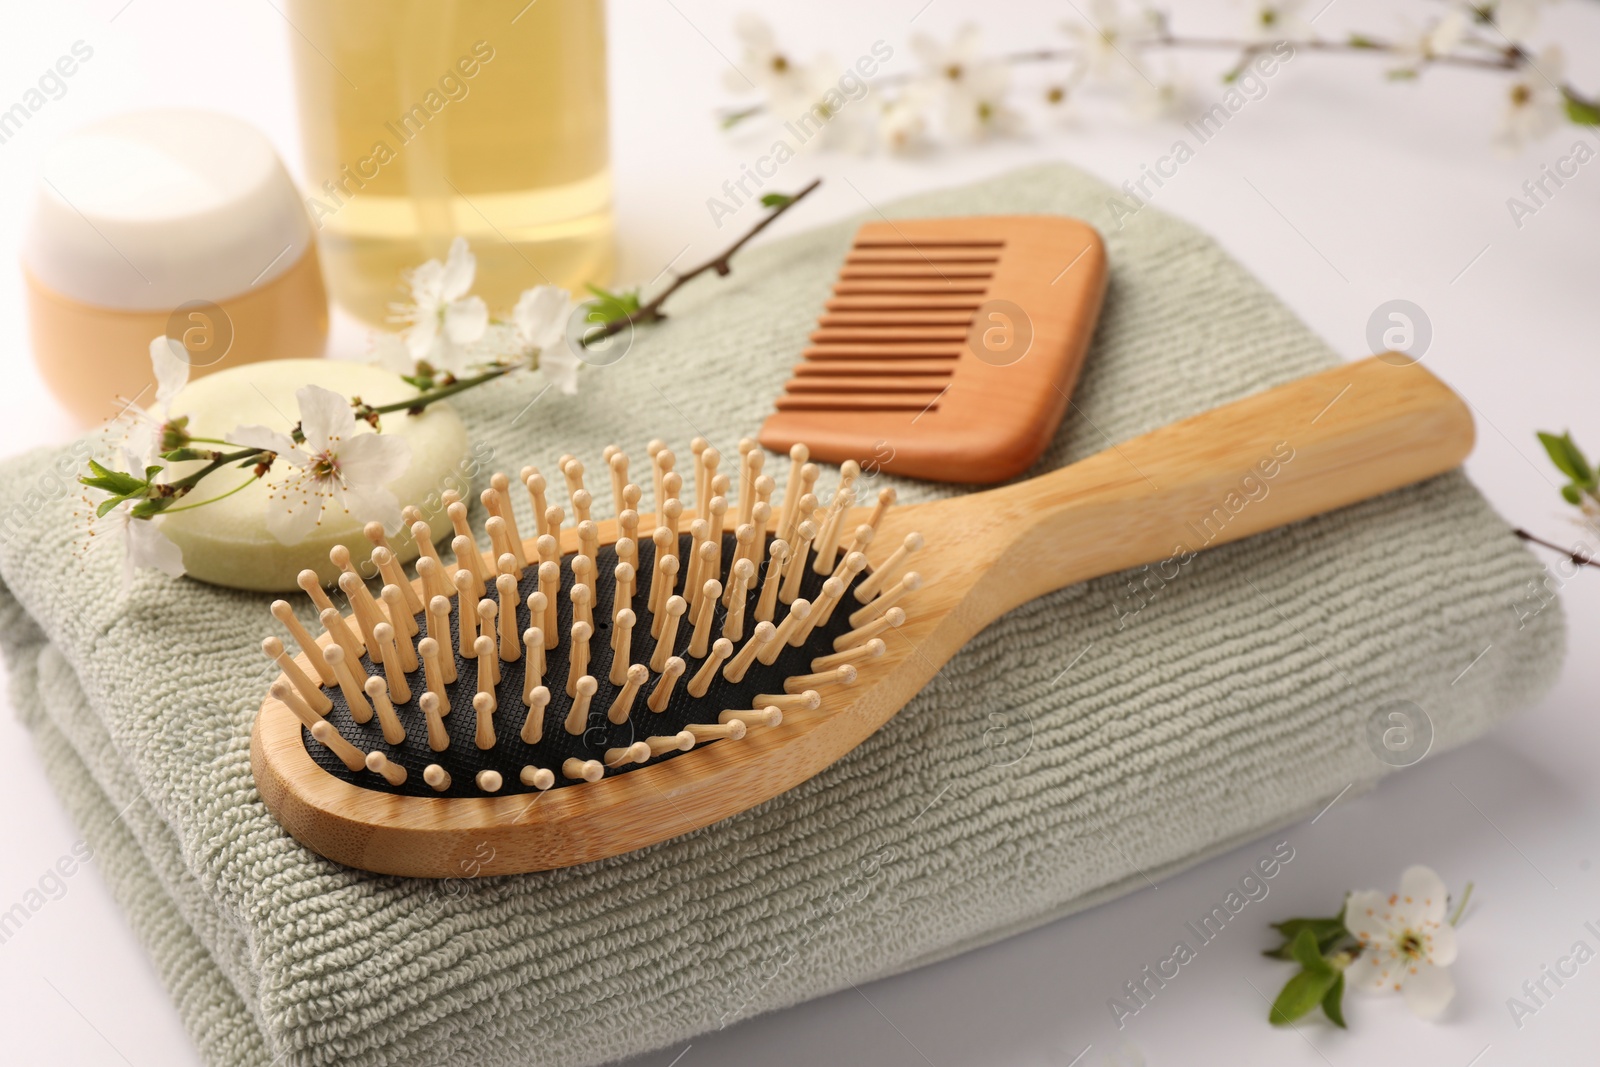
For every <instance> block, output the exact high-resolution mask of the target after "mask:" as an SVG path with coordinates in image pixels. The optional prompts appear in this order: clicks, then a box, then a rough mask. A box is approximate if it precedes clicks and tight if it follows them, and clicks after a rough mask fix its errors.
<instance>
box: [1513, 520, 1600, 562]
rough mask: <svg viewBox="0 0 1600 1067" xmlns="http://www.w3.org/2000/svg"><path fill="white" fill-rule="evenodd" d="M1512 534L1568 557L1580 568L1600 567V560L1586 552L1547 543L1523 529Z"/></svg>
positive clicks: (1551, 542) (1518, 529)
mask: <svg viewBox="0 0 1600 1067" xmlns="http://www.w3.org/2000/svg"><path fill="white" fill-rule="evenodd" d="M1511 532H1512V533H1514V534H1516V535H1517V536H1518V537H1520V538H1522V539H1523V540H1524V541H1532V542H1533V543H1534V544H1536V545H1540V546H1541V547H1544V548H1548V549H1550V550H1551V551H1552V552H1559V553H1561V554H1562V555H1563V556H1566V557H1567V558H1568V559H1569V560H1571V561H1572V562H1574V563H1576V564H1578V565H1579V566H1580V567H1600V560H1597V559H1595V558H1594V557H1593V556H1591V555H1589V554H1588V553H1586V552H1579V551H1578V550H1577V549H1575V548H1562V547H1561V546H1560V545H1558V544H1556V543H1555V542H1553V541H1546V540H1545V539H1544V538H1542V537H1535V536H1534V535H1533V534H1531V533H1529V532H1528V531H1527V530H1524V529H1522V528H1521V527H1518V528H1517V529H1515V530H1512V531H1511Z"/></svg>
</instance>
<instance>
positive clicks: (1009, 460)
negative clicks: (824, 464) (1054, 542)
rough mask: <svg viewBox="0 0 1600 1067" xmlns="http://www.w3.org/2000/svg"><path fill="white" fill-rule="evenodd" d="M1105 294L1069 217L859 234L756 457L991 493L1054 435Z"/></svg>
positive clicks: (1100, 266)
mask: <svg viewBox="0 0 1600 1067" xmlns="http://www.w3.org/2000/svg"><path fill="white" fill-rule="evenodd" d="M1105 289H1106V255H1105V247H1104V245H1103V244H1102V243H1101V241H1100V235H1099V234H1098V233H1096V232H1095V231H1094V229H1093V228H1091V227H1090V226H1089V225H1088V224H1087V223H1084V222H1081V221H1079V220H1078V219H1070V218H1062V217H1059V216H1054V215H1011V216H1007V215H994V216H982V217H977V218H955V219H905V220H895V221H893V222H888V221H885V222H869V223H867V224H866V225H864V226H862V227H861V229H860V230H858V231H857V232H856V239H855V244H854V245H853V246H852V247H851V249H850V253H849V255H848V256H846V257H845V261H844V267H843V268H842V269H841V270H840V272H839V280H838V282H837V283H835V285H834V287H833V296H832V298H831V299H829V300H828V302H827V303H826V304H825V305H824V311H823V313H822V317H821V318H819V319H818V320H817V329H816V330H815V331H814V332H813V333H812V334H811V337H810V340H811V345H810V347H808V348H806V349H805V351H804V352H803V353H802V355H803V357H804V360H803V362H801V363H800V364H798V365H797V366H796V367H795V368H794V376H793V377H792V378H790V379H789V381H788V383H787V384H785V385H784V388H783V395H782V396H780V397H779V398H778V400H777V402H776V406H777V411H776V412H775V413H774V414H773V415H771V416H770V417H769V418H768V419H767V421H766V423H765V424H764V425H763V426H762V428H761V437H760V440H761V443H762V444H763V445H765V446H766V447H767V448H770V449H772V450H774V451H777V452H785V451H788V450H789V449H790V448H791V447H793V446H794V445H795V444H798V443H801V442H804V443H805V444H806V445H807V446H808V447H809V448H810V450H811V455H812V456H813V457H814V458H816V459H821V460H826V461H828V462H830V463H843V462H845V461H846V460H850V459H854V460H856V461H857V462H859V463H861V464H863V465H864V466H866V467H867V469H869V470H879V469H881V470H886V471H890V472H892V473H894V474H902V475H906V476H908V477H912V478H928V479H932V480H935V481H943V482H965V483H970V484H989V483H993V482H1000V481H1005V480H1006V479H1008V478H1012V477H1015V476H1016V475H1018V474H1021V473H1022V472H1023V471H1025V470H1027V469H1028V467H1029V466H1031V465H1032V464H1033V462H1034V460H1036V459H1038V458H1039V455H1040V453H1042V452H1043V451H1044V449H1045V446H1047V445H1048V444H1049V443H1050V440H1051V438H1052V437H1054V436H1055V432H1056V427H1057V426H1058V425H1059V424H1060V422H1061V416H1062V415H1063V414H1064V413H1065V412H1066V409H1067V403H1068V399H1069V398H1070V397H1071V395H1072V388H1073V386H1074V385H1075V384H1076V383H1077V380H1078V370H1079V368H1080V367H1082V365H1083V357H1084V353H1085V352H1086V351H1087V350H1088V347H1089V339H1090V336H1091V335H1092V334H1093V333H1094V326H1095V321H1096V319H1097V318H1098V317H1099V315H1100V302H1101V299H1102V298H1103V297H1104V295H1105Z"/></svg>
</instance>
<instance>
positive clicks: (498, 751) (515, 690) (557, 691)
mask: <svg viewBox="0 0 1600 1067" xmlns="http://www.w3.org/2000/svg"><path fill="white" fill-rule="evenodd" d="M690 540H691V537H690V535H689V534H683V535H682V536H681V537H680V539H679V555H678V558H679V559H685V558H687V553H688V551H689V549H690V547H691V546H690ZM736 548H737V545H736V543H735V541H734V537H733V534H731V533H724V534H723V537H722V551H723V556H722V558H723V559H724V560H729V559H732V558H733V553H734V551H735V550H736ZM574 558H576V556H575V554H574V555H568V556H564V557H563V558H562V560H561V595H560V596H559V597H557V600H558V605H557V611H558V613H559V616H560V620H561V624H560V625H561V630H560V632H561V644H560V645H559V646H558V647H556V648H553V649H549V650H548V651H546V653H545V672H544V684H545V685H546V686H547V687H548V688H549V690H550V703H549V704H548V705H547V706H546V707H545V709H544V715H545V722H544V736H543V737H542V738H541V739H540V740H539V743H538V744H536V745H529V744H525V743H524V742H523V740H522V737H521V733H522V724H523V720H524V719H525V718H526V717H527V713H528V709H527V708H526V707H525V706H524V705H523V703H522V679H523V668H524V667H525V666H526V664H525V657H522V656H519V657H518V658H517V660H515V661H514V662H511V663H505V662H502V663H501V664H500V684H499V686H497V687H496V692H497V694H498V697H499V710H498V711H497V712H496V713H495V717H494V719H495V721H494V728H495V742H496V743H495V746H494V747H493V748H491V749H488V750H487V751H485V750H483V749H480V748H478V746H477V743H476V741H475V738H476V735H477V712H475V711H474V710H473V708H472V698H473V696H475V695H476V693H477V688H476V679H477V676H478V675H477V671H478V667H477V662H476V661H475V660H469V659H462V658H461V657H460V656H457V657H456V682H455V683H454V684H452V685H450V686H449V687H447V688H448V689H449V692H450V714H448V715H446V716H445V717H444V726H445V729H446V730H448V731H449V733H450V747H449V748H448V749H446V750H445V751H443V752H435V751H433V750H432V749H431V748H429V747H428V724H427V718H426V716H424V715H423V714H422V707H421V705H420V704H419V703H418V698H419V697H420V696H421V694H422V693H423V692H424V691H425V689H426V686H425V685H424V680H423V676H422V668H421V664H420V663H419V664H418V668H417V670H416V671H414V672H412V673H411V674H408V675H407V676H406V682H407V684H408V685H409V686H410V687H411V700H410V701H408V702H407V703H405V704H403V705H399V706H397V707H396V708H395V711H396V713H397V714H398V715H399V717H400V722H401V723H402V724H403V725H404V726H405V730H406V739H405V740H404V741H403V742H401V743H400V744H398V745H391V744H388V743H387V742H385V741H384V739H383V731H382V728H381V726H380V724H379V722H378V717H377V716H376V715H374V716H373V717H372V718H371V720H369V721H368V722H366V723H364V724H363V723H358V722H356V721H355V720H354V719H353V718H351V716H350V705H349V704H348V703H347V702H346V701H345V699H344V693H343V692H342V691H341V690H340V689H338V688H337V687H335V688H333V689H329V690H325V692H327V694H328V696H329V698H330V699H331V700H332V701H333V710H331V711H329V712H328V714H327V719H328V721H329V722H331V723H332V724H333V725H334V727H335V728H336V729H338V731H339V733H341V734H342V735H344V738H345V740H347V741H349V742H350V743H351V744H353V745H355V746H356V747H357V748H359V749H361V750H362V751H363V752H371V751H374V750H376V751H378V752H382V753H383V754H384V755H385V756H387V757H389V760H390V762H392V763H397V764H399V765H400V766H402V767H404V768H405V769H406V770H407V771H408V772H409V773H408V774H407V776H406V781H405V784H404V785H401V786H392V785H390V784H389V783H388V780H387V779H385V778H383V777H382V776H381V775H378V774H375V773H373V772H371V771H367V770H360V771H352V770H350V769H348V768H347V767H345V765H344V764H343V763H342V762H341V761H340V760H339V758H338V757H337V756H335V755H334V754H333V753H332V752H331V751H329V750H328V749H327V748H325V747H323V746H322V745H321V744H320V743H318V742H317V741H316V740H315V739H314V738H313V737H312V736H311V731H309V730H306V729H302V730H301V737H302V739H303V741H304V743H305V746H306V751H307V753H309V754H310V756H311V758H312V759H313V760H315V761H316V763H317V765H318V766H320V767H321V768H322V769H323V770H325V771H327V772H328V773H329V774H331V775H333V776H335V777H337V778H342V779H344V780H345V781H347V782H351V783H352V784H354V785H357V786H360V787H361V788H363V789H371V790H375V791H377V792H380V793H395V794H399V795H401V796H416V797H437V796H445V797H481V796H484V795H486V794H485V793H484V792H483V790H481V789H479V788H478V786H477V783H476V781H475V779H476V778H477V775H478V772H479V771H484V770H494V771H499V772H500V778H501V780H502V782H503V783H504V785H502V787H501V789H500V791H499V794H497V795H507V794H510V795H515V794H519V793H532V792H537V790H535V789H534V788H533V787H532V786H526V785H523V784H522V779H521V777H520V775H521V772H522V768H524V767H526V766H528V765H530V764H532V765H533V766H535V767H545V768H548V769H549V770H551V771H552V772H554V774H555V776H556V784H555V788H557V789H562V788H566V787H567V786H572V785H582V784H584V783H583V782H582V781H580V780H577V779H569V778H567V777H565V776H564V775H562V773H561V765H562V763H563V762H564V761H565V760H566V759H567V758H569V757H573V756H575V757H577V758H578V759H593V760H600V761H601V762H604V760H605V752H606V749H608V748H614V747H618V746H625V745H631V744H633V743H634V742H636V741H642V740H644V739H645V738H646V737H654V736H657V735H661V734H669V735H670V734H676V733H679V732H680V731H682V730H683V728H684V727H685V726H687V725H688V724H689V723H715V722H716V721H717V716H718V715H720V714H721V713H722V711H723V709H725V708H754V707H755V706H756V705H755V703H754V700H755V697H756V695H757V694H758V693H781V692H783V683H784V681H785V680H786V679H788V678H790V677H792V676H794V675H796V674H810V673H812V672H811V661H812V660H813V659H815V658H817V657H818V656H825V655H828V654H829V653H831V652H832V651H833V639H834V638H835V637H838V636H839V635H841V634H843V633H846V632H848V631H849V630H850V623H849V617H850V613H851V611H852V610H853V609H854V608H856V607H859V606H860V605H859V604H858V603H856V600H855V598H854V597H853V596H851V595H850V593H849V592H846V593H845V596H844V599H843V600H842V601H841V602H840V603H839V605H838V607H836V608H835V609H834V612H833V617H832V618H830V619H829V620H828V623H827V625H826V626H818V627H816V628H815V629H814V630H812V632H811V638H810V640H808V641H807V642H806V644H805V646H804V647H802V648H791V647H789V646H788V645H785V646H784V649H783V651H782V652H781V653H779V655H778V658H777V659H776V660H775V661H774V662H773V663H772V665H771V666H764V665H763V664H762V663H761V661H760V660H759V659H758V660H756V661H755V662H754V663H752V664H751V665H750V669H749V671H747V672H746V673H745V676H744V678H743V680H742V681H739V682H737V683H735V682H730V681H728V680H727V679H726V678H724V677H723V676H722V671H721V669H719V670H718V671H717V674H716V677H715V679H714V680H713V681H712V683H711V688H710V690H709V691H707V693H706V695H705V696H703V697H693V696H690V695H689V692H688V684H689V679H690V678H692V677H694V674H695V672H696V671H697V670H699V668H700V664H701V663H703V662H704V661H703V660H700V659H694V658H692V657H690V656H689V654H688V652H687V649H688V647H689V640H690V638H691V637H692V636H693V633H694V620H693V619H691V618H689V617H688V616H687V615H685V616H684V617H683V618H682V619H680V620H679V625H678V638H677V642H676V646H675V647H674V649H673V652H674V653H675V654H676V655H678V656H681V657H683V659H684V661H685V663H686V665H687V669H686V670H685V671H684V675H683V677H682V678H680V679H679V680H678V683H677V685H676V686H675V687H674V689H673V691H672V699H671V701H670V702H668V704H667V707H666V708H665V709H664V710H662V711H661V712H659V713H657V712H653V711H651V710H650V709H649V708H648V707H646V706H645V701H646V698H647V697H648V696H649V694H650V692H651V690H652V689H654V688H655V684H656V679H657V678H659V677H660V676H659V675H658V674H657V673H656V672H654V671H652V672H651V673H650V679H649V680H648V681H647V682H646V683H645V685H644V687H643V689H641V690H640V693H639V696H638V698H637V699H636V700H635V701H634V705H633V714H632V716H631V717H630V718H629V719H628V721H627V722H624V723H615V724H614V723H612V722H611V721H610V720H608V719H607V718H606V711H607V709H609V708H610V707H611V703H612V701H613V700H614V699H615V698H616V695H617V691H618V690H619V689H620V688H621V687H620V686H615V685H612V684H611V681H610V674H611V622H610V616H611V605H612V603H613V597H614V595H615V592H616V589H615V587H616V577H615V573H614V572H615V570H616V566H617V553H616V548H615V546H614V545H602V546H601V548H600V558H599V559H598V560H597V561H596V562H597V564H598V567H597V571H598V573H597V574H596V575H595V592H596V594H597V597H596V605H597V610H596V611H595V612H594V619H595V633H594V636H593V637H592V638H591V639H590V642H589V648H590V652H589V670H590V673H591V674H592V675H593V676H594V680H595V681H596V682H597V683H598V684H599V687H598V688H597V689H596V690H595V694H594V698H593V699H592V700H591V701H590V702H589V727H588V729H587V730H586V731H585V732H584V733H582V734H578V735H576V736H574V735H572V734H569V733H567V730H566V725H565V724H566V720H567V712H568V711H570V710H571V708H572V698H571V697H569V696H567V689H566V686H567V668H568V664H569V659H568V657H569V655H570V653H571V644H572V600H571V598H570V597H569V596H568V595H567V591H568V590H570V589H571V588H572V561H573V559H574ZM811 563H812V561H811V560H807V562H806V567H805V578H804V581H803V582H802V583H801V592H800V595H801V596H803V597H805V598H806V599H807V600H809V601H811V602H812V603H815V602H816V599H817V596H818V595H819V594H820V593H821V591H822V583H823V582H824V581H826V580H827V575H822V574H817V573H816V572H815V571H813V570H812V569H811ZM763 570H764V569H763ZM654 571H655V545H654V543H652V542H651V541H649V540H646V539H643V538H641V539H640V544H639V563H638V573H639V580H638V582H637V583H636V584H637V588H636V590H635V592H634V596H633V607H634V612H635V614H637V615H638V617H639V621H638V623H637V624H636V625H635V626H634V628H633V661H634V662H635V663H638V662H641V661H647V660H648V659H649V658H650V656H651V655H652V654H653V652H654V651H655V646H656V642H655V638H653V637H651V636H650V618H651V617H650V613H649V612H648V611H647V610H645V605H646V604H648V603H649V596H650V580H651V578H652V577H653V575H654ZM537 572H538V568H537V567H528V568H527V569H526V570H524V572H523V575H522V582H521V586H520V588H519V589H518V591H517V640H518V641H519V642H520V641H521V640H522V632H523V631H524V630H526V629H527V628H528V627H529V626H531V625H532V623H530V622H529V621H528V597H529V595H530V594H532V593H533V592H534V591H536V590H537V589H538V586H539V577H538V573H537ZM764 577H765V574H764V573H762V574H758V575H757V576H756V580H755V581H753V582H752V583H751V589H750V590H749V591H748V593H747V594H746V603H745V616H744V617H745V627H744V638H743V640H741V641H739V642H736V643H735V646H734V649H735V652H736V653H737V651H738V649H740V648H742V647H743V646H744V642H745V641H748V640H749V638H750V634H751V633H752V632H753V631H754V629H755V626H756V623H755V607H756V600H757V598H758V597H759V595H760V589H761V579H762V578H764ZM863 577H865V575H859V576H857V578H856V583H859V582H860V581H861V580H862V578H863ZM856 583H852V588H853V587H854V584H856ZM490 592H491V594H492V592H493V591H492V590H491V591H490ZM678 592H680V593H681V592H682V589H681V588H680V589H679V590H678ZM490 599H498V598H496V597H494V596H492V595H491V596H490ZM778 609H779V610H778V613H777V616H776V618H775V620H774V621H781V620H782V618H783V614H784V612H785V611H786V610H787V609H786V607H785V605H783V604H782V603H780V604H779V605H778ZM725 614H726V609H724V608H723V607H722V605H721V604H720V603H719V604H718V605H717V611H716V620H715V622H716V625H715V626H714V627H713V628H712V640H713V641H714V640H715V639H716V636H717V635H718V634H719V633H720V632H721V629H722V619H723V617H724V615H725ZM418 622H419V625H420V626H421V631H420V633H419V636H421V634H425V633H426V632H427V628H426V626H425V625H424V624H423V620H422V619H421V617H420V616H419V618H418ZM459 622H460V612H459V611H454V610H452V611H451V613H450V627H451V635H450V637H451V639H450V648H449V649H448V650H444V649H441V652H449V653H451V654H454V651H455V649H456V648H457V646H458V645H459V643H460V642H459V635H458V633H457V630H456V627H457V626H458V624H459ZM414 640H415V639H414ZM708 645H709V642H708ZM361 665H362V667H363V668H364V669H365V671H366V673H368V674H376V675H378V676H380V677H381V676H382V674H383V669H382V668H381V667H378V666H377V665H376V664H374V663H373V662H372V660H371V658H370V657H368V656H363V657H362V660H361ZM707 743H708V744H722V743H723V742H720V741H715V742H707ZM733 743H734V744H737V743H738V742H733ZM697 747H699V746H697ZM685 755H693V750H690V752H678V751H674V752H670V753H667V754H665V755H662V756H658V757H656V758H655V759H652V760H651V761H650V763H649V764H637V763H626V764H623V765H622V766H618V767H609V768H607V769H606V776H607V777H612V776H614V775H618V774H627V773H628V772H629V771H632V770H639V769H642V768H643V767H645V766H650V765H654V764H656V763H660V762H661V761H663V760H668V759H676V758H678V757H679V756H685ZM430 763H437V764H439V765H440V766H441V767H443V768H444V769H445V770H447V771H449V772H450V778H451V782H450V788H449V789H446V790H444V791H443V792H439V791H436V790H434V789H433V787H431V786H429V785H428V784H427V783H426V782H424V781H423V779H422V771H423V768H425V767H427V766H428V764H430Z"/></svg>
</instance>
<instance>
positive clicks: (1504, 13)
mask: <svg viewBox="0 0 1600 1067" xmlns="http://www.w3.org/2000/svg"><path fill="white" fill-rule="evenodd" d="M1547 2H1548V0H1499V3H1497V4H1495V5H1494V24H1495V25H1496V26H1498V27H1500V32H1501V33H1503V34H1505V35H1506V36H1507V37H1509V38H1511V39H1512V40H1513V41H1522V40H1526V39H1527V37H1528V34H1530V33H1532V32H1533V27H1534V25H1535V24H1537V23H1538V21H1539V9H1540V8H1541V7H1543V6H1544V5H1545V4H1546V3H1547Z"/></svg>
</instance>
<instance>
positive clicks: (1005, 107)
mask: <svg viewBox="0 0 1600 1067" xmlns="http://www.w3.org/2000/svg"><path fill="white" fill-rule="evenodd" d="M1010 88H1011V68H1010V67H1007V66H1006V65H1005V64H1003V63H984V64H980V65H979V66H977V67H976V68H974V69H973V70H971V71H970V72H969V73H968V74H967V75H966V77H965V78H963V79H962V84H961V86H960V87H959V88H957V89H954V90H953V91H951V92H949V93H947V94H946V96H945V118H944V124H945V129H947V130H948V131H949V132H950V133H951V135H953V136H955V137H960V138H965V139H968V140H977V139H979V138H983V137H997V136H998V137H1004V136H1009V135H1011V134H1016V133H1020V132H1021V131H1022V127H1023V118H1022V113H1021V112H1020V111H1018V110H1017V109H1016V108H1014V107H1012V106H1011V105H1010V104H1009V103H1007V102H1006V94H1007V93H1008V91H1009V90H1010Z"/></svg>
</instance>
